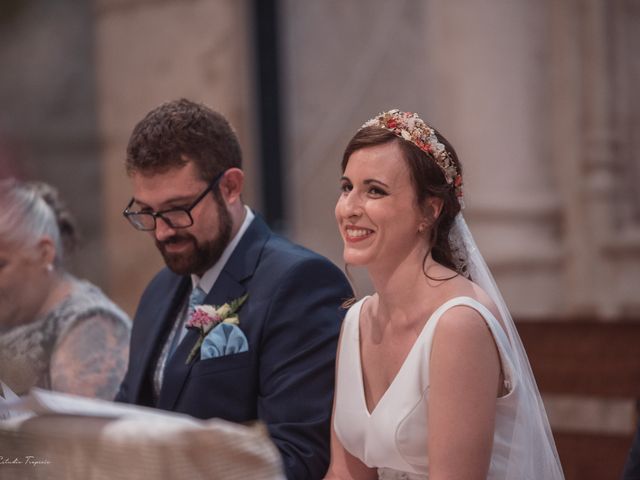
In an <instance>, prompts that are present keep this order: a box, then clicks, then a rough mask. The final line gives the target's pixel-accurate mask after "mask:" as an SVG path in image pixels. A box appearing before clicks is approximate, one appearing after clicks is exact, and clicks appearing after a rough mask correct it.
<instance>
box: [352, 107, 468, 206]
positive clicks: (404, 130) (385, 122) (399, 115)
mask: <svg viewBox="0 0 640 480" xmlns="http://www.w3.org/2000/svg"><path fill="white" fill-rule="evenodd" d="M366 127H380V128H384V129H385V130H389V131H390V132H392V133H393V134H395V135H396V136H398V137H400V138H402V139H404V140H407V141H409V142H411V143H413V144H414V145H415V146H416V147H418V148H419V149H420V150H422V151H423V152H426V153H428V154H429V155H430V156H431V157H432V158H433V159H434V160H435V162H436V164H437V165H438V167H440V170H442V173H443V174H444V179H445V181H446V182H447V184H449V185H453V186H454V187H455V189H456V195H457V196H458V197H460V198H462V175H460V172H458V169H457V168H456V164H455V163H454V161H453V158H452V156H451V153H450V152H448V151H447V149H446V148H445V146H444V144H442V143H440V142H439V141H438V137H437V136H436V132H435V131H434V130H433V128H431V127H430V126H429V125H427V124H426V123H424V121H423V120H422V119H421V118H420V117H419V116H418V114H416V113H410V112H401V111H400V110H398V109H394V110H389V111H388V112H383V113H379V114H378V115H376V116H375V117H373V118H372V119H371V120H369V121H368V122H366V123H365V124H364V125H362V127H360V130H362V129H363V128H366Z"/></svg>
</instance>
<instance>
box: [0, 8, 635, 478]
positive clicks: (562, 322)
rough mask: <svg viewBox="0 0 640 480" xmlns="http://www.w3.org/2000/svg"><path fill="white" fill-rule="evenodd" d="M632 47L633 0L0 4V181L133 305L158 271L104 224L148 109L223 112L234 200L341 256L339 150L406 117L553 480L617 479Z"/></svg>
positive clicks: (627, 295) (631, 270) (77, 265)
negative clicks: (537, 409)
mask: <svg viewBox="0 0 640 480" xmlns="http://www.w3.org/2000/svg"><path fill="white" fill-rule="evenodd" d="M639 46H640V2H638V1H637V0H448V1H447V0H279V1H278V0H93V1H90V0H0V71H1V74H0V105H1V108H0V176H17V177H19V178H24V179H37V180H43V181H46V182H49V183H51V184H53V185H55V186H56V187H58V189H59V190H60V192H61V194H62V196H63V198H64V199H66V201H67V203H68V204H69V207H70V209H71V210H72V211H73V212H74V213H75V215H76V217H77V219H78V222H79V224H80V226H81V230H82V231H83V233H84V247H83V248H82V250H81V251H80V252H78V254H77V255H76V256H75V257H74V258H73V259H71V270H72V271H74V272H75V273H77V274H78V275H80V276H84V277H86V278H89V279H90V280H92V281H93V282H94V283H96V284H98V285H99V286H101V287H102V288H103V289H105V291H106V292H107V293H108V294H109V295H110V296H111V297H112V298H113V299H114V300H115V301H116V302H117V303H119V304H120V305H121V306H122V307H123V308H124V309H125V310H126V311H127V312H128V313H130V314H133V312H134V310H135V307H136V304H137V300H138V298H139V296H140V294H141V292H142V289H143V288H144V286H145V285H146V283H147V282H148V281H149V280H150V278H151V277H152V275H153V274H154V273H155V271H157V269H158V268H159V267H160V266H161V265H162V261H161V258H160V256H159V254H158V253H157V251H156V249H155V246H154V245H153V243H152V242H151V241H150V239H149V238H148V237H147V236H145V235H144V234H141V233H139V232H136V231H135V230H133V229H132V228H131V227H130V226H129V225H128V224H127V223H126V222H125V220H124V219H123V218H122V215H121V211H122V209H123V208H124V206H125V205H126V204H127V202H128V201H129V198H130V193H131V189H130V184H129V181H128V179H127V176H126V175H125V172H124V167H123V162H124V155H125V148H126V143H127V141H128V137H129V134H130V132H131V130H132V128H133V126H134V125H135V123H137V121H138V120H140V119H141V118H142V117H143V116H144V115H145V114H146V113H147V112H148V111H149V110H150V109H152V108H154V107H155V106H157V105H158V104H160V103H162V102H164V101H167V100H172V99H176V98H180V97H187V98H190V99H193V100H196V101H200V102H203V103H206V104H207V105H209V106H211V107H213V108H214V109H216V110H218V111H220V112H221V113H223V114H224V115H225V116H227V117H228V118H229V119H230V121H231V123H232V124H233V125H234V127H235V129H236V131H237V132H238V135H239V137H240V141H241V144H242V146H243V150H244V162H245V171H246V173H247V177H248V184H247V187H246V193H245V200H246V202H247V203H248V204H249V205H251V206H252V207H253V208H254V210H256V211H258V212H260V213H261V214H262V215H263V216H264V217H265V218H266V219H267V221H268V223H269V224H270V225H271V226H272V227H273V228H274V229H275V230H276V231H278V232H280V233H283V234H285V235H288V236H289V237H291V238H292V239H294V240H295V241H297V242H299V243H302V244H304V245H305V246H307V247H309V248H312V249H314V250H316V251H318V252H320V253H322V254H324V255H326V256H328V257H329V258H331V259H332V260H333V261H334V262H335V263H336V264H338V265H342V260H341V241H340V239H339V236H338V232H337V229H336V227H335V225H334V217H333V207H334V204H335V200H336V199H337V195H338V191H339V189H338V178H339V176H340V170H339V163H340V159H341V154H342V151H343V149H344V147H345V145H346V143H347V141H348V139H349V138H350V137H351V136H352V135H353V133H354V132H355V130H356V129H357V128H358V127H359V126H360V125H361V124H362V123H363V122H364V121H365V120H367V119H368V118H370V117H371V116H373V115H374V114H376V113H378V112H380V111H383V110H387V109H390V108H395V107H397V108H400V109H403V110H409V111H416V112H418V113H420V115H421V116H422V117H423V118H424V119H425V120H427V121H428V122H429V123H432V124H433V125H434V126H436V127H437V128H438V129H439V130H440V131H441V132H443V134H444V135H445V136H446V137H447V138H448V139H449V140H450V141H451V142H452V144H453V145H454V146H455V148H456V150H457V151H458V154H459V156H460V158H461V160H462V163H463V166H464V168H465V202H466V205H467V208H466V210H465V216H466V218H467V221H468V223H469V224H470V227H471V229H472V231H473V232H474V235H475V237H476V240H477V242H478V244H479V245H480V247H481V249H482V251H483V254H484V256H485V258H486V259H487V261H488V263H489V264H490V267H491V268H492V270H493V272H494V275H495V276H496V279H497V281H498V283H499V286H500V287H501V289H502V292H503V294H504V296H505V297H506V300H507V303H508V304H509V306H510V307H511V310H512V313H513V315H514V318H515V319H516V321H517V322H518V323H519V325H521V326H522V327H521V328H522V334H523V340H524V342H525V344H526V345H527V348H528V349H529V351H530V355H531V360H532V364H533V367H534V370H535V372H536V375H537V376H538V378H539V382H540V386H541V390H542V391H543V394H544V399H545V403H546V404H547V407H548V409H549V415H550V419H551V423H552V426H553V428H554V432H555V434H556V438H557V441H558V448H559V450H560V454H561V457H562V461H563V464H564V466H565V471H566V474H567V478H576V479H577V478H580V479H583V480H584V479H588V478H594V479H595V478H598V479H605V478H618V475H619V473H620V471H621V468H622V463H623V461H624V457H625V456H626V449H627V447H628V444H629V442H630V439H631V433H632V431H633V429H634V427H635V421H636V418H637V414H636V410H637V409H636V399H637V398H640V348H636V345H638V344H640V189H638V187H637V185H638V184H639V183H640V159H639V157H638V153H637V152H638V151H640V135H638V133H637V132H638V131H639V130H640V96H639V95H638V93H637V91H638V90H637V89H638V85H640V56H638V54H637V52H638V47H639ZM356 278H357V279H358V282H357V283H358V287H359V289H360V290H361V291H360V293H366V291H367V289H368V288H369V287H368V285H367V281H366V279H365V278H362V276H361V275H358V274H357V275H356Z"/></svg>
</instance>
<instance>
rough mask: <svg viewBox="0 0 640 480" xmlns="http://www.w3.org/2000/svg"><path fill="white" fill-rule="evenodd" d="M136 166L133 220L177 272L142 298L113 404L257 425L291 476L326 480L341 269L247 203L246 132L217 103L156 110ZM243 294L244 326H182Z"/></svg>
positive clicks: (160, 278) (138, 135)
mask: <svg viewBox="0 0 640 480" xmlns="http://www.w3.org/2000/svg"><path fill="white" fill-rule="evenodd" d="M126 166H127V172H128V174H129V176H130V178H131V180H132V183H133V197H132V199H131V201H130V202H129V205H128V206H127V208H126V209H125V211H124V215H125V217H126V218H127V219H128V220H129V222H130V223H131V224H132V225H133V226H134V227H135V228H136V229H138V230H142V231H146V232H147V233H148V234H149V235H150V237H151V238H152V239H153V241H154V242H155V245H156V247H157V248H158V250H159V251H160V253H161V254H162V257H163V258H164V261H165V264H166V267H167V268H164V269H162V270H161V271H160V272H159V273H158V274H157V275H156V276H155V277H154V278H153V280H152V281H151V283H150V284H149V285H148V287H147V288H146V290H145V292H144V293H143V295H142V298H141V300H140V304H139V306H138V310H137V312H136V316H135V320H134V323H133V331H132V337H131V350H130V358H129V368H128V371H127V374H126V376H125V378H124V380H123V382H122V385H121V387H120V391H119V393H118V395H117V397H116V400H117V401H121V402H128V403H135V404H139V405H147V406H153V407H157V408H162V409H166V410H172V411H176V412H183V413H187V414H190V415H193V416H195V417H199V418H203V419H207V418H213V417H218V418H223V419H226V420H230V421H232V422H248V421H252V420H256V419H258V420H260V421H262V422H264V424H266V426H267V428H268V430H269V433H270V435H271V438H272V439H273V441H274V442H275V444H276V446H277V447H278V449H279V450H280V453H281V454H282V458H283V465H284V468H285V472H286V474H287V477H288V478H290V479H302V478H304V479H313V478H322V476H323V475H324V473H325V471H326V469H327V465H328V459H329V458H328V457H329V420H330V417H331V406H332V400H333V382H334V362H335V352H336V344H337V338H338V333H339V329H340V322H341V320H342V317H343V314H344V311H343V310H342V309H341V307H340V305H341V303H342V302H343V301H344V300H345V299H347V298H349V297H351V296H352V292H351V289H350V287H349V285H348V283H347V281H346V279H345V277H344V275H343V274H342V272H341V271H340V270H339V269H338V268H337V267H336V266H334V265H333V264H332V263H331V262H329V261H328V260H327V259H325V258H323V257H321V256H319V255H317V254H315V253H313V252H311V251H309V250H306V249H305V248H303V247H301V246H298V245H295V244H293V243H291V242H289V241H288V240H286V239H284V238H282V237H279V236H277V235H274V234H273V233H272V232H271V231H270V230H269V228H268V227H267V225H266V224H265V223H264V221H263V220H262V219H261V218H260V217H259V216H258V215H256V214H254V213H253V212H252V210H251V209H250V208H249V207H247V206H246V205H244V203H243V201H242V198H241V194H242V187H243V180H244V173H243V171H242V170H241V152H240V147H239V144H238V141H237V138H236V136H235V133H234V132H233V130H232V129H231V127H230V125H229V124H228V122H227V121H226V120H225V118H224V117H223V116H222V115H220V114H218V113H216V112H214V111H212V110H210V109H209V108H207V107H205V106H203V105H199V104H196V103H193V102H191V101H188V100H184V99H183V100H178V101H173V102H169V103H165V104H163V105H161V106H159V107H157V108H156V109H154V110H152V111H151V112H150V113H148V114H147V116H146V117H145V118H144V119H142V120H141V121H140V122H139V123H138V124H137V125H136V127H135V128H134V130H133V133H132V135H131V138H130V140H129V145H128V147H127V160H126ZM245 296H246V297H245ZM243 299H244V302H243V303H241V302H242V301H243ZM234 302H235V306H237V305H238V304H240V303H241V304H240V305H239V307H238V308H237V310H236V311H235V313H234V314H233V316H236V317H237V321H238V322H239V323H238V324H237V325H233V324H231V323H224V324H220V325H217V326H216V327H215V328H213V329H212V330H211V331H210V332H209V333H208V334H207V336H206V338H205V340H204V342H203V343H202V345H201V346H199V345H198V342H199V340H200V339H201V338H200V332H199V331H198V330H196V329H193V328H189V329H187V328H186V327H185V325H186V323H187V322H188V321H189V319H190V318H191V316H192V314H193V312H194V311H199V309H197V308H196V306H197V304H200V303H201V304H204V305H211V306H213V307H220V306H223V305H224V304H230V305H233V303H234ZM194 346H195V348H194ZM192 350H193V351H194V355H190V353H191V352H192Z"/></svg>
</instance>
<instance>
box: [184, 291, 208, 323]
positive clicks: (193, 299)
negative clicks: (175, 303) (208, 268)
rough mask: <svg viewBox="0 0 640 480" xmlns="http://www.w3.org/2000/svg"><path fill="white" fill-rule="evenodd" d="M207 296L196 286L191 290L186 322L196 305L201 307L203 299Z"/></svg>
mask: <svg viewBox="0 0 640 480" xmlns="http://www.w3.org/2000/svg"><path fill="white" fill-rule="evenodd" d="M206 296H207V292H205V291H204V290H202V289H201V288H200V287H198V286H197V285H196V286H195V287H194V288H193V290H191V295H189V310H188V311H187V321H188V320H189V318H190V317H191V315H192V314H193V312H194V310H195V309H196V307H197V306H198V305H202V302H204V297H206Z"/></svg>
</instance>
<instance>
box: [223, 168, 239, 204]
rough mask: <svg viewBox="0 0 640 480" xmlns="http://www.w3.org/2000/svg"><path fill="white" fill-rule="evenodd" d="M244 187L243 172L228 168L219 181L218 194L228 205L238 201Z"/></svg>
mask: <svg viewBox="0 0 640 480" xmlns="http://www.w3.org/2000/svg"><path fill="white" fill-rule="evenodd" d="M243 186H244V172H243V171H242V170H240V169H239V168H230V169H229V170H227V171H226V172H225V174H224V177H222V179H221V180H220V185H219V187H218V188H220V193H221V194H222V198H224V200H225V202H226V203H227V204H229V205H231V204H234V203H236V202H237V201H239V200H240V195H241V194H242V187H243Z"/></svg>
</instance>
